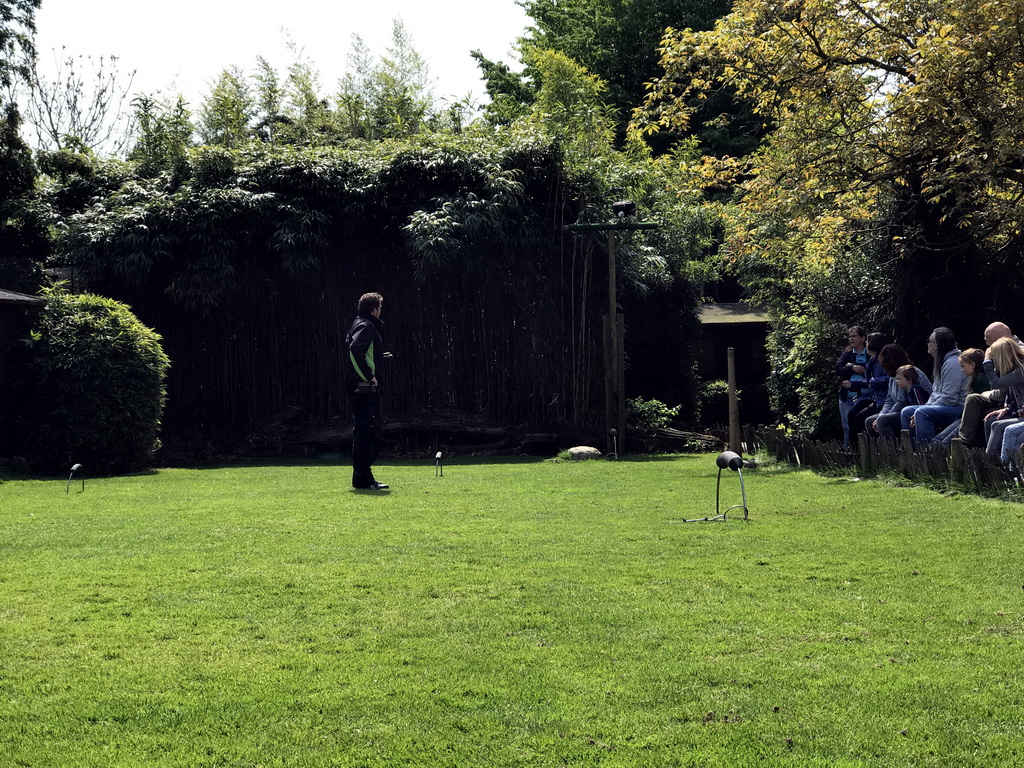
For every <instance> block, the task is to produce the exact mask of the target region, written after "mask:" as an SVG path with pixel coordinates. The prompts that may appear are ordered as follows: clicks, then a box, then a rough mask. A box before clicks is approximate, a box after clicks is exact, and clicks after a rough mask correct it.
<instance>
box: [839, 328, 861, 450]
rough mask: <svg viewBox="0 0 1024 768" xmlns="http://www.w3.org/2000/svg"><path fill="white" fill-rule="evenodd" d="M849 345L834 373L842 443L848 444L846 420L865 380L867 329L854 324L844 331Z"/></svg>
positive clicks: (840, 357) (848, 435) (848, 426)
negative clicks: (836, 382)
mask: <svg viewBox="0 0 1024 768" xmlns="http://www.w3.org/2000/svg"><path fill="white" fill-rule="evenodd" d="M846 340H847V341H848V342H849V345H848V346H847V347H846V349H845V350H844V351H843V354H841V355H840V356H839V360H838V361H837V362H836V374H837V375H838V376H839V380H840V382H839V420H840V421H841V422H842V424H843V445H846V446H849V445H850V424H849V422H848V421H847V417H848V416H849V413H850V411H851V410H852V409H853V404H854V403H855V402H857V398H858V397H859V396H860V393H861V390H860V386H859V384H860V382H862V381H867V379H866V377H865V373H866V372H867V368H866V366H867V363H868V350H867V345H866V343H865V342H866V340H867V331H865V330H864V328H862V327H861V326H859V325H855V326H853V327H852V328H850V329H849V330H847V332H846Z"/></svg>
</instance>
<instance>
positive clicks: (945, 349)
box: [900, 328, 968, 443]
mask: <svg viewBox="0 0 1024 768" xmlns="http://www.w3.org/2000/svg"><path fill="white" fill-rule="evenodd" d="M928 354H929V355H931V356H932V358H933V359H934V360H935V368H934V371H935V377H934V382H933V384H932V393H931V395H930V396H929V397H928V402H927V403H925V404H924V405H918V406H907V407H906V408H904V409H903V410H902V411H900V423H901V425H902V427H903V429H906V430H909V431H910V437H911V438H912V439H913V440H914V441H915V442H917V443H927V442H929V441H931V440H934V439H935V435H936V433H937V432H941V431H942V430H944V429H945V428H946V427H948V426H949V425H950V424H952V423H953V422H954V421H955V420H956V419H957V418H959V417H960V414H961V413H962V412H963V409H964V400H966V399H967V383H968V382H967V377H966V376H965V375H964V372H963V371H961V370H960V350H959V349H957V347H956V337H955V336H954V335H953V332H952V331H951V330H949V328H936V329H935V330H934V331H932V333H931V335H930V336H929V337H928Z"/></svg>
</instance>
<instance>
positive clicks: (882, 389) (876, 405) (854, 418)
mask: <svg viewBox="0 0 1024 768" xmlns="http://www.w3.org/2000/svg"><path fill="white" fill-rule="evenodd" d="M884 346H885V336H883V335H882V334H880V333H871V334H868V344H867V350H868V361H867V364H866V365H865V366H864V368H865V373H864V377H865V381H862V382H859V383H858V388H859V389H860V391H861V394H860V397H858V398H857V400H856V401H855V402H854V404H853V408H851V409H850V413H849V414H848V415H847V417H846V421H847V423H848V424H849V427H850V444H851V445H853V446H854V447H856V446H857V437H858V435H860V433H861V432H863V431H864V422H865V421H866V420H867V418H868V416H874V415H875V414H876V413H878V412H879V411H880V410H882V404H883V403H885V396H886V394H888V391H889V374H887V373H886V372H885V370H884V369H883V368H882V364H881V363H880V362H879V361H878V353H879V352H881V351H882V348H883V347H884Z"/></svg>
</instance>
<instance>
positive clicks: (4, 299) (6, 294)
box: [0, 288, 46, 307]
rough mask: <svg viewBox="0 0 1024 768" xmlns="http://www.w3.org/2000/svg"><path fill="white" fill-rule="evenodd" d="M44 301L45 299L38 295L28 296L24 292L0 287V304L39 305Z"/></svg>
mask: <svg viewBox="0 0 1024 768" xmlns="http://www.w3.org/2000/svg"><path fill="white" fill-rule="evenodd" d="M45 303H46V299H41V298H39V297H38V296H29V295H28V294H26V293H15V292H14V291H6V290H4V289H3V288H0V304H16V305H20V306H23V307H39V306H42V305H43V304H45Z"/></svg>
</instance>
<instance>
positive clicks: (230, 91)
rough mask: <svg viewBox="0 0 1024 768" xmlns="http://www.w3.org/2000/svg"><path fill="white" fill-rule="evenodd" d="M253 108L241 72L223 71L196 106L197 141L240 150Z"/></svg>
mask: <svg viewBox="0 0 1024 768" xmlns="http://www.w3.org/2000/svg"><path fill="white" fill-rule="evenodd" d="M264 63H265V62H264ZM272 93H273V92H272V91H271V92H268V93H265V99H268V100H269V99H271V98H272ZM267 106H268V108H273V107H274V105H273V104H269V105H267ZM256 109H257V106H256V104H255V102H254V101H253V97H252V93H251V90H250V87H249V83H248V81H247V79H246V76H245V73H244V72H242V71H241V70H240V69H238V68H237V67H232V68H230V69H225V70H224V71H223V72H221V73H220V77H218V78H217V82H216V83H215V84H214V86H213V88H212V89H211V90H210V93H209V95H208V96H207V97H206V99H205V100H204V101H203V103H202V105H200V107H199V120H198V124H197V126H196V130H197V132H198V133H199V138H200V140H201V141H202V142H203V143H204V144H214V145H217V146H221V147H227V148H228V149H232V148H235V147H240V146H241V145H242V144H244V143H245V142H246V141H248V140H249V138H250V137H251V135H252V129H251V127H250V123H251V122H252V119H253V117H254V116H255V114H256Z"/></svg>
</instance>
